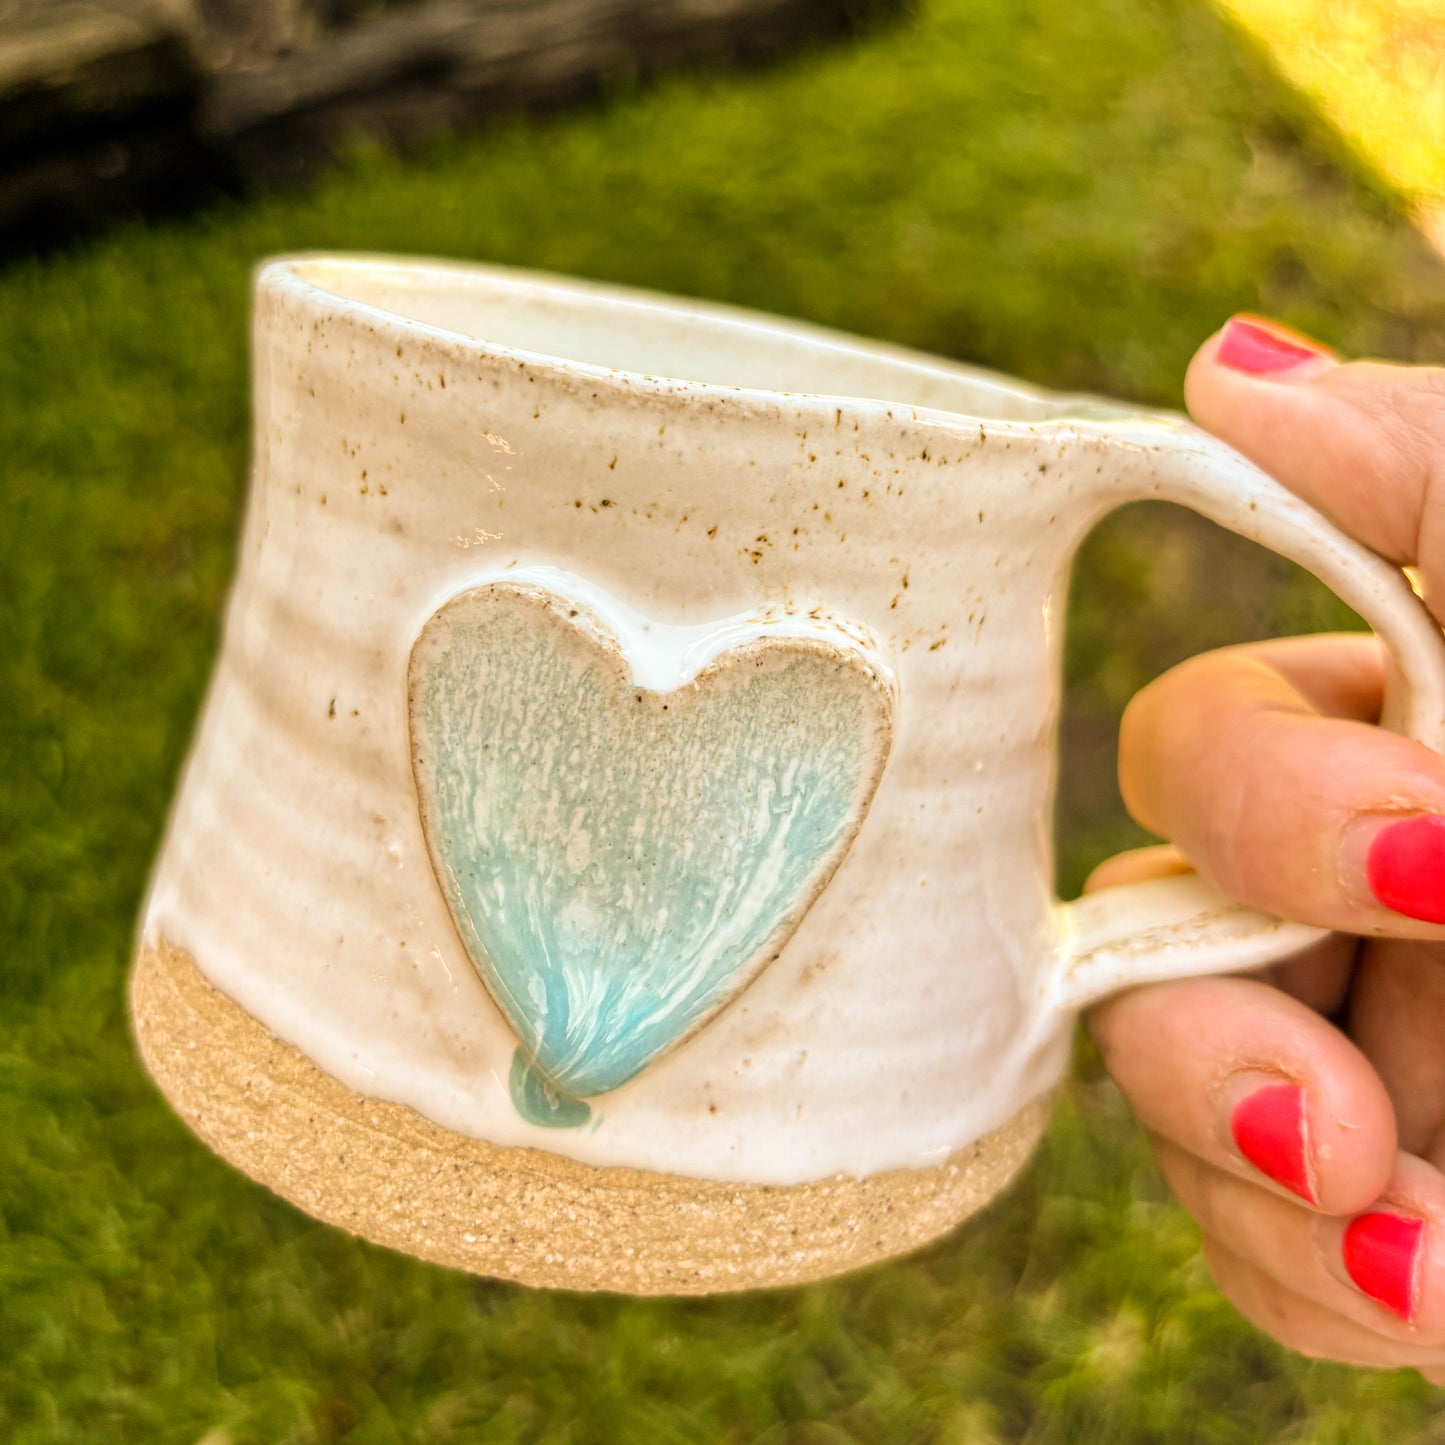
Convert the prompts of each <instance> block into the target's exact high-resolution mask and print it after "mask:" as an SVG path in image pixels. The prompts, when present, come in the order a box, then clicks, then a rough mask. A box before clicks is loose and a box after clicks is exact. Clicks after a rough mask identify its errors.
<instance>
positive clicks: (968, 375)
mask: <svg viewBox="0 0 1445 1445" xmlns="http://www.w3.org/2000/svg"><path fill="white" fill-rule="evenodd" d="M288 265H289V269H290V270H291V271H292V272H293V273H294V274H295V275H296V276H297V277H298V278H299V279H300V280H301V281H302V282H304V283H306V284H308V285H310V286H313V287H315V288H317V289H319V290H321V291H325V292H328V293H330V294H331V295H333V296H337V297H341V298H343V299H345V300H348V301H352V302H356V303H359V304H361V305H363V306H367V307H370V308H373V309H375V310H377V311H381V312H384V313H386V314H387V315H388V316H390V317H393V318H395V319H398V320H400V321H402V322H404V323H411V324H420V325H423V326H426V327H429V328H433V329H435V330H439V331H443V332H447V333H450V334H451V335H455V336H463V337H466V338H468V339H470V340H473V341H477V342H480V343H481V344H483V345H485V346H489V347H501V348H505V349H507V350H511V351H518V352H523V353H527V354H530V355H532V356H535V357H539V358H545V359H546V360H548V361H550V362H553V363H556V364H561V365H567V364H569V363H570V364H573V365H577V364H580V365H582V366H588V367H596V368H600V369H602V370H606V371H616V372H626V373H631V374H635V375H639V376H649V377H658V378H665V379H667V380H669V381H675V382H682V383H688V384H694V385H702V386H714V387H723V388H730V389H745V390H749V391H774V392H785V393H790V394H795V395H796V394H804V395H814V396H828V397H839V398H852V399H858V398H865V399H869V400H873V401H884V402H897V403H900V404H902V405H906V406H914V407H923V408H927V409H930V410H937V411H946V412H953V413H962V414H965V415H968V416H973V417H979V418H982V419H986V420H997V421H1023V422H1029V421H1046V420H1054V419H1059V418H1064V417H1068V418H1080V419H1084V418H1087V419H1090V420H1104V419H1107V418H1110V417H1120V416H1127V415H1137V414H1138V411H1137V409H1131V408H1126V407H1119V406H1111V405H1108V404H1106V403H1101V402H1098V401H1096V400H1094V399H1093V398H1092V397H1068V396H1057V395H1047V394H1043V393H1039V392H1036V391H1033V390H1031V389H1030V388H1028V387H1027V386H1025V385H1024V384H1023V383H1021V382H1016V381H1011V380H1009V379H1007V378H1004V377H1001V376H997V375H995V374H993V373H991V372H987V371H982V370H979V369H976V368H973V367H968V366H963V365H960V364H958V363H956V362H949V361H944V360H942V359H940V358H937V357H932V356H929V355H927V354H926V353H923V352H913V351H908V350H905V349H904V348H901V347H893V346H887V345H884V344H882V343H878V342H869V341H864V340H862V339H860V338H856V337H851V336H847V335H845V334H843V333H841V332H834V331H827V330H825V329H823V328H821V327H814V326H809V325H806V324H804V323H802V322H793V321H783V320H781V319H779V318H776V317H771V316H767V315H764V314H762V313H760V312H750V311H744V310H741V309H737V308H733V307H727V306H719V305H715V304H712V303H707V302H701V301H692V300H681V299H673V298H669V297H665V296H660V295H655V294H652V293H648V292H643V291H633V290H628V289H625V288H618V287H611V286H603V285H598V284H596V283H591V282H585V281H573V280H568V279H563V278H560V277H551V276H543V275H541V274H539V273H535V272H525V271H510V270H506V269H502V268H492V267H484V266H461V265H455V266H454V265H444V264H439V263H436V262H417V261H386V260H372V259H368V258H361V257H358V258H354V259H353V258H337V257H305V258H299V259H297V260H294V261H291V262H289V263H288Z"/></svg>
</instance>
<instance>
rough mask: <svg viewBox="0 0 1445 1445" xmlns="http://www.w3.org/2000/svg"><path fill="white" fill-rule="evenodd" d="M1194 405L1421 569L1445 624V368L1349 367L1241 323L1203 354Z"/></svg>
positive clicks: (1371, 538)
mask: <svg viewBox="0 0 1445 1445" xmlns="http://www.w3.org/2000/svg"><path fill="white" fill-rule="evenodd" d="M1184 394H1185V399H1186V401H1187V402H1188V405H1189V410H1190V413H1191V414H1192V415H1193V417H1194V419H1195V421H1197V422H1198V423H1199V425H1200V426H1202V427H1203V428H1204V429H1205V430H1206V431H1209V432H1213V433H1214V435H1215V436H1217V437H1219V438H1220V439H1221V440H1223V441H1226V442H1228V443H1229V444H1230V445H1231V446H1233V447H1235V448H1236V449H1237V450H1239V451H1241V452H1243V453H1244V454H1245V456H1247V457H1249V458H1250V460H1251V461H1253V462H1255V463H1256V464H1257V465H1258V466H1260V467H1262V468H1263V469H1264V470H1265V471H1267V472H1269V473H1270V474H1271V475H1272V476H1274V477H1276V478H1278V479H1279V480H1280V481H1281V482H1283V483H1284V485H1285V486H1287V487H1288V488H1289V489H1290V490H1291V491H1292V492H1294V493H1296V494H1297V495H1298V496H1300V497H1303V498H1304V499H1305V500H1306V501H1307V502H1310V503H1311V504H1312V505H1313V506H1315V507H1317V508H1318V509H1319V510H1320V511H1321V512H1323V513H1324V514H1325V515H1326V516H1327V517H1329V518H1330V519H1331V521H1333V522H1334V523H1335V524H1336V525H1337V526H1339V527H1341V528H1342V529H1343V530H1344V531H1346V532H1348V533H1350V534H1351V535H1352V536H1354V537H1356V538H1357V539H1358V540H1359V541H1361V542H1363V543H1364V544H1365V545H1366V546H1367V547H1369V548H1371V549H1372V550H1373V551H1376V552H1378V553H1380V555H1381V556H1383V557H1386V558H1388V559H1389V560H1390V561H1392V562H1397V563H1399V564H1400V565H1401V566H1417V567H1418V568H1419V569H1420V572H1421V575H1422V577H1423V580H1424V583H1425V591H1426V596H1427V599H1430V600H1432V601H1433V603H1434V608H1433V610H1434V611H1435V613H1436V615H1437V617H1440V616H1445V368H1441V367H1435V366H1393V365H1389V364H1387V363H1384V362H1376V361H1356V362H1340V361H1338V360H1337V359H1336V358H1335V356H1334V355H1333V353H1332V352H1330V351H1329V350H1327V349H1326V348H1325V347H1323V346H1321V345H1320V344H1319V343H1318V342H1314V341H1311V340H1309V339H1308V338H1306V337H1303V336H1300V335H1299V334H1298V333H1295V332H1292V331H1290V330H1288V329H1287V328H1285V327H1283V326H1280V325H1278V324H1277V323H1275V322H1269V321H1261V320H1259V319H1257V318H1255V317H1248V316H1235V317H1232V318H1231V319H1230V320H1229V322H1228V323H1227V324H1226V325H1225V327H1224V329H1223V330H1222V331H1219V332H1217V333H1216V334H1215V335H1213V336H1211V337H1210V338H1209V340H1208V341H1206V342H1205V343H1204V345H1203V346H1201V347H1200V348H1199V351H1198V352H1197V353H1196V354H1195V357H1194V360H1193V361H1192V362H1191V363H1190V367H1189V373H1188V376H1187V377H1186V378H1185V383H1184Z"/></svg>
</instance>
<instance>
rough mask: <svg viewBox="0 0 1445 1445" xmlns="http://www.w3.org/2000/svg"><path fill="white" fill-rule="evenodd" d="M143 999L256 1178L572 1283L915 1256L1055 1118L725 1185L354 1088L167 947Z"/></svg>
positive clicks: (148, 961) (394, 1236) (652, 1282)
mask: <svg viewBox="0 0 1445 1445" xmlns="http://www.w3.org/2000/svg"><path fill="white" fill-rule="evenodd" d="M131 1006H132V1013H133V1018H134V1022H135V1032H136V1039H137V1042H138V1044H139V1047H140V1051H141V1055H142V1057H143V1058H144V1060H145V1063H146V1067H147V1068H148V1069H149V1070H150V1072H151V1074H152V1075H153V1076H154V1078H155V1080H156V1082H157V1083H158V1084H159V1085H160V1087H161V1089H162V1090H163V1091H164V1093H165V1095H166V1097H167V1098H168V1099H169V1100H170V1102H171V1103H172V1104H173V1105H174V1106H175V1108H176V1109H177V1111H178V1112H179V1113H180V1115H181V1117H182V1118H183V1119H185V1121H186V1122H187V1123H188V1124H189V1125H190V1126H191V1127H192V1128H193V1129H194V1130H195V1131H196V1132H197V1133H198V1134H199V1135H200V1136H201V1138H202V1139H204V1140H205V1141H206V1143H208V1144H209V1145H210V1146H211V1147H212V1148H213V1149H215V1150H216V1152H217V1153H219V1154H220V1155H222V1157H224V1158H225V1159H227V1160H229V1161H230V1162H231V1163H232V1164H234V1165H236V1166H237V1167H238V1168H240V1169H243V1170H245V1172H246V1173H247V1174H249V1175H250V1176H251V1177H252V1178H254V1179H257V1180H260V1181H261V1182H262V1183H263V1184H266V1185H268V1186H269V1187H270V1188H272V1189H274V1190H275V1191H276V1192H277V1193H278V1194H280V1195H282V1196H283V1197H284V1198H286V1199H289V1200H291V1201H292V1202H293V1203H295V1204H296V1205H298V1206H299V1207H300V1208H302V1209H304V1210H305V1211H306V1212H307V1213H308V1214H311V1215H314V1216H315V1217H316V1218H318V1219H321V1220H324V1221H326V1222H327V1223H329V1224H337V1225H340V1226H342V1227H343V1228H345V1229H349V1230H351V1231H352V1232H353V1233H355V1234H359V1235H361V1236H362V1237H363V1238H365V1239H369V1240H372V1241H373V1242H374V1243H377V1244H384V1245H388V1246H390V1247H391V1248H393V1249H399V1250H404V1251H405V1252H406V1253H408V1254H414V1255H418V1256H420V1257H421V1258H423V1259H428V1260H432V1261H434V1262H435V1263H437V1264H444V1265H450V1266H452V1267H453V1268H456V1269H465V1270H470V1271H472V1272H473V1273H475V1274H485V1275H494V1276H497V1277H500V1278H503V1279H510V1280H516V1281H518V1282H520V1283H523V1284H529V1285H542V1286H549V1287H554V1288H562V1289H590V1290H621V1291H627V1292H630V1293H636V1294H704V1293H715V1292H717V1291H721V1290H739V1289H749V1288H754V1287H757V1286H760V1285H784V1284H800V1283H802V1282H804V1281H806V1280H811V1279H818V1278H820V1277H822V1276H825V1275H830V1274H836V1273H838V1272H839V1271H841V1270H845V1269H852V1268H855V1267H857V1266H859V1265H864V1264H868V1263H870V1262H871V1261H873V1260H877V1259H881V1258H884V1257H885V1256H888V1255H893V1254H898V1253H900V1252H902V1251H905V1250H909V1249H915V1248H917V1247H919V1246H920V1245H923V1244H926V1243H928V1241H929V1240H931V1239H934V1238H936V1237H937V1236H939V1235H940V1234H943V1233H945V1232H946V1231H947V1230H949V1229H951V1228H952V1227H953V1226H954V1225H956V1224H957V1223H959V1221H961V1220H963V1219H965V1218H967V1216H968V1215H970V1214H972V1213H974V1212H975V1211H976V1210H978V1209H980V1208H981V1207H982V1206H983V1205H984V1204H986V1203H987V1202H988V1201H989V1200H990V1199H991V1198H993V1196H994V1195H995V1194H996V1193H998V1191H999V1190H1000V1189H1002V1188H1003V1187H1004V1186H1005V1185H1006V1184H1007V1183H1008V1181H1009V1179H1010V1178H1011V1177H1012V1176H1013V1175H1014V1174H1015V1173H1016V1172H1017V1170H1018V1169H1019V1167H1020V1166H1021V1165H1022V1164H1023V1162H1024V1161H1025V1159H1026V1158H1027V1157H1028V1155H1029V1152H1030V1151H1031V1150H1032V1149H1033V1147H1034V1145H1035V1143H1036V1142H1037V1141H1038V1137H1039V1135H1040V1133H1041V1132H1042V1130H1043V1126H1044V1122H1045V1120H1046V1118H1047V1116H1048V1104H1049V1099H1048V1097H1045V1098H1042V1099H1036V1100H1035V1101H1034V1102H1033V1103H1031V1104H1029V1105H1027V1106H1026V1107H1025V1108H1024V1109H1022V1110H1021V1111H1020V1112H1019V1113H1018V1115H1017V1116H1016V1117H1015V1118H1013V1119H1012V1120H1011V1121H1010V1122H1009V1123H1007V1124H1005V1125H1004V1126H1003V1127H1002V1128H1001V1129H997V1130H995V1131H994V1132H993V1133H991V1134H989V1135H987V1136H986V1137H985V1138H983V1139H980V1140H979V1141H978V1142H977V1143H974V1144H971V1145H969V1146H968V1147H966V1148H964V1149H960V1150H959V1151H958V1152H957V1153H955V1154H954V1155H953V1156H952V1157H951V1158H949V1159H948V1160H947V1161H946V1162H945V1163H943V1164H942V1165H940V1166H938V1167H936V1168H931V1169H900V1170H892V1171H890V1172H887V1173H883V1174H875V1175H872V1176H870V1177H868V1178H866V1179H853V1178H848V1177H844V1176H839V1177H836V1178H833V1179H825V1180H819V1181H817V1182H816V1183H812V1184H802V1185H792V1186H784V1187H770V1186H766V1185H749V1184H727V1183H719V1182H715V1181H712V1180H702V1179H687V1178H683V1177H681V1176H679V1175H672V1174H659V1173H654V1172H651V1171H647V1170H640V1169H625V1168H595V1167H591V1166H588V1165H585V1164H579V1163H577V1162H576V1161H575V1160H571V1159H567V1158H564V1157H562V1156H561V1155H556V1154H549V1153H544V1152H542V1151H540V1150H535V1149H519V1148H507V1147H501V1146H498V1145H495V1144H488V1143H486V1142H484V1141H482V1140H480V1139H469V1138H467V1137H465V1136H463V1135H459V1134H455V1133H452V1132H451V1131H450V1130H447V1129H443V1128H441V1127H439V1126H438V1125H436V1124H433V1123H431V1122H429V1121H428V1120H426V1119H424V1118H422V1117H421V1115H419V1114H417V1113H414V1112H413V1111H412V1110H411V1109H407V1108H403V1107H401V1106H399V1105H396V1104H387V1103H383V1102H380V1101H378V1100H375V1099H369V1098H366V1097H365V1096H363V1095H361V1094H356V1093H353V1092H352V1091H351V1090H350V1089H348V1088H346V1087H345V1086H344V1085H342V1084H339V1083H337V1082H336V1080H335V1079H332V1078H330V1077H329V1076H328V1075H326V1074H323V1073H322V1072H321V1071H320V1070H319V1069H318V1068H317V1067H316V1066H315V1065H314V1064H312V1063H311V1062H310V1061H309V1060H308V1059H306V1058H305V1057H304V1055H302V1054H301V1053H299V1052H298V1051H297V1050H296V1049H294V1048H292V1047H291V1046H290V1045H289V1044H285V1043H282V1042H281V1041H280V1040H278V1039H276V1038H275V1037H273V1036H272V1035H271V1034H270V1033H269V1032H268V1031H267V1030H266V1029H265V1028H264V1027H262V1025H260V1024H259V1023H257V1022H256V1020H255V1019H254V1018H252V1017H251V1016H250V1015H249V1014H248V1013H246V1012H245V1011H244V1010H243V1009H241V1008H240V1007H239V1006H238V1005H236V1004H235V1003H233V1002H232V1001H231V1000H230V999H228V998H227V997H226V996H225V995H224V994H222V993H220V992H218V991H217V990H216V989H214V988H212V987H211V985H210V984H209V983H207V982H206V980H205V979H204V978H203V977H202V975H201V973H200V971H199V970H198V969H197V968H196V966H195V964H194V962H193V961H192V960H191V959H190V957H189V956H188V955H187V954H186V953H184V952H183V951H182V950H180V949H178V948H173V947H172V946H170V945H169V944H168V943H166V942H164V941H161V943H160V944H159V946H158V947H156V948H142V949H141V951H140V953H139V955H138V957H137V960H136V965H135V970H134V973H133V975H132V980H131Z"/></svg>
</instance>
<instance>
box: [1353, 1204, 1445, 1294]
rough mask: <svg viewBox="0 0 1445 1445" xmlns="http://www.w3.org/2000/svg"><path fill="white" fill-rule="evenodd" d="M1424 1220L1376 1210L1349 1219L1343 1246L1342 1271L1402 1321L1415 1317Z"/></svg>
mask: <svg viewBox="0 0 1445 1445" xmlns="http://www.w3.org/2000/svg"><path fill="white" fill-rule="evenodd" d="M1424 1235H1425V1221H1424V1220H1423V1219H1409V1218H1407V1217H1406V1216H1405V1215H1403V1214H1392V1213H1390V1212H1389V1211H1388V1210H1384V1209H1378V1210H1375V1211H1374V1212H1373V1213H1370V1214H1361V1215H1360V1216H1359V1217H1358V1218H1356V1219H1352V1220H1351V1221H1350V1223H1349V1225H1348V1227H1347V1228H1346V1229H1345V1238H1344V1244H1343V1246H1342V1248H1343V1253H1344V1261H1345V1271H1346V1273H1347V1274H1348V1275H1349V1276H1350V1278H1351V1279H1352V1280H1354V1282H1355V1284H1356V1285H1357V1286H1358V1287H1359V1288H1360V1289H1361V1290H1362V1291H1363V1292H1364V1293H1365V1294H1367V1295H1369V1297H1370V1298H1371V1299H1372V1300H1374V1301H1376V1303H1378V1304H1382V1305H1384V1307H1385V1308H1386V1309H1387V1310H1392V1311H1393V1312H1394V1313H1395V1314H1397V1315H1399V1316H1400V1318H1401V1319H1402V1320H1408V1319H1409V1318H1410V1317H1411V1316H1412V1315H1413V1314H1414V1313H1415V1294H1416V1289H1417V1285H1418V1280H1417V1278H1416V1276H1417V1274H1418V1272H1419V1271H1418V1269H1417V1266H1418V1264H1419V1262H1420V1244H1421V1242H1422V1240H1423V1239H1424Z"/></svg>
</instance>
